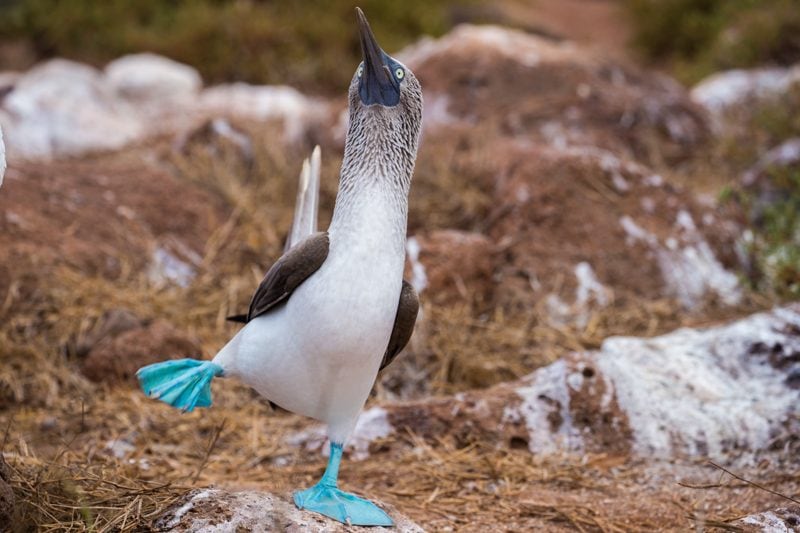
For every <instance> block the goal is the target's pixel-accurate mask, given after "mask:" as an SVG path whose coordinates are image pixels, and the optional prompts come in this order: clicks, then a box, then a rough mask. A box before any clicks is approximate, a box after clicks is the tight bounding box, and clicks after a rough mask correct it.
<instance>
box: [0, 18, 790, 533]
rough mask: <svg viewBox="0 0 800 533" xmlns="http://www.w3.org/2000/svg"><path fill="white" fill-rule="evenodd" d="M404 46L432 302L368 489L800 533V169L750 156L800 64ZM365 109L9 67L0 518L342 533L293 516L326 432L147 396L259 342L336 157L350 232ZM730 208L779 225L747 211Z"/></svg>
mask: <svg viewBox="0 0 800 533" xmlns="http://www.w3.org/2000/svg"><path fill="white" fill-rule="evenodd" d="M553 16H556V15H553ZM398 55H399V57H401V58H402V59H403V61H405V62H407V63H408V65H409V66H410V67H411V68H412V69H413V70H414V71H415V73H417V74H418V76H419V78H420V79H421V81H422V83H423V85H424V87H425V91H426V92H425V98H426V116H425V130H424V134H423V142H422V149H421V152H420V155H419V160H418V164H417V171H416V174H415V178H414V180H415V181H414V185H413V189H412V195H411V207H410V218H409V237H410V238H409V242H408V265H407V277H408V279H409V280H411V281H412V283H413V284H414V285H415V287H416V288H417V290H418V291H419V292H420V294H421V299H422V304H423V309H422V314H421V318H420V320H419V322H418V324H417V329H416V332H415V337H414V339H412V344H411V346H410V347H409V349H407V350H406V353H405V354H404V355H402V356H401V357H400V358H399V360H398V361H397V362H396V363H394V364H393V365H392V366H391V367H390V368H389V369H387V371H385V372H384V373H383V374H382V375H381V376H380V377H379V380H378V383H377V385H376V387H375V392H374V395H373V397H372V398H371V399H370V402H369V405H368V409H367V410H366V411H365V413H364V415H363V416H362V419H361V421H360V423H359V426H358V428H357V431H356V435H355V437H354V439H353V442H352V443H351V446H350V447H349V450H348V456H349V457H348V459H349V460H348V461H346V463H345V465H344V467H343V471H342V483H343V485H344V487H345V488H347V489H350V490H354V491H358V492H363V493H368V494H370V495H372V496H374V497H376V498H378V499H379V500H380V501H382V502H386V504H387V505H390V506H392V507H391V509H392V511H391V512H392V513H393V514H395V515H396V516H400V515H403V516H405V517H407V518H404V519H403V520H405V522H404V524H405V526H404V527H405V529H404V530H408V531H415V530H417V529H415V528H417V527H421V528H424V529H429V530H434V531H454V530H458V531H487V530H493V531H500V530H506V531H520V530H525V529H540V530H547V531H562V530H563V531H573V530H576V529H577V530H584V531H645V530H646V531H653V530H686V529H688V528H697V529H699V530H704V529H705V530H713V529H714V528H718V529H720V530H734V531H748V530H770V531H791V530H792V529H791V528H793V527H796V526H797V514H798V510H797V505H798V500H800V470H799V468H800V465H799V464H798V461H797V457H798V452H800V440H798V435H799V434H800V433H799V432H798V429H799V428H798V425H799V423H800V410H798V407H797V406H798V405H800V359H799V358H798V354H799V353H800V308H798V306H797V304H792V303H788V302H785V301H781V299H780V298H779V297H778V295H777V293H776V292H775V291H772V290H768V289H764V288H763V287H765V285H763V284H756V282H757V281H758V278H759V276H761V277H763V276H764V275H765V272H763V271H761V270H759V269H757V268H755V267H754V265H757V264H758V263H757V262H756V261H755V260H754V259H753V257H752V254H751V251H752V249H751V248H749V247H748V242H750V241H748V240H747V239H748V238H750V239H755V238H757V237H754V236H753V235H754V234H755V232H757V219H758V216H759V215H758V213H759V211H758V209H764V208H765V206H766V208H768V207H769V206H770V205H771V203H770V202H772V201H773V199H774V197H775V196H776V195H778V196H779V195H780V191H781V189H780V186H779V184H778V185H776V184H774V183H773V182H771V181H770V178H769V176H768V175H766V174H765V169H766V168H772V167H774V166H776V165H779V166H784V167H787V168H791V167H792V166H793V165H797V161H798V160H800V156H799V155H798V154H799V153H800V151H799V150H797V149H796V143H797V141H792V140H788V141H786V142H784V143H782V144H778V143H773V145H769V146H766V145H765V146H762V145H760V144H759V143H753V146H752V148H753V152H752V153H751V154H750V155H749V156H747V157H744V156H743V162H741V163H740V162H733V161H731V160H730V159H725V157H724V155H721V154H725V153H726V152H724V151H723V150H722V149H721V148H720V146H721V145H722V144H724V142H723V141H726V140H729V139H731V138H733V139H741V138H742V137H741V136H742V135H743V134H742V131H743V130H747V129H748V126H747V125H748V124H750V122H748V120H749V119H748V116H747V114H748V110H751V109H754V108H755V107H756V106H757V105H760V103H761V102H773V101H774V100H775V99H780V98H783V97H785V95H786V94H788V92H789V91H792V90H794V87H796V86H797V85H800V82H798V81H797V76H796V74H795V69H785V70H781V71H769V72H766V71H756V72H749V71H747V72H745V71H740V72H734V73H724V74H720V75H719V76H717V77H715V78H713V79H710V80H707V81H706V82H704V83H701V84H700V85H699V86H697V87H695V88H694V89H692V90H691V91H690V90H687V89H685V88H683V87H682V86H680V85H679V84H677V83H676V82H675V81H673V80H671V79H669V78H667V77H665V76H664V75H661V74H657V73H654V72H651V71H648V70H645V69H643V68H641V67H638V66H636V65H633V64H631V63H629V62H627V60H625V59H621V58H620V54H611V55H606V54H602V53H600V52H598V51H597V50H593V49H588V48H584V47H582V46H580V45H578V44H575V43H573V42H570V41H563V40H553V39H549V38H546V37H537V36H534V35H531V34H527V33H523V32H520V31H512V30H508V29H504V28H501V27H494V26H488V27H477V26H461V27H458V28H456V29H455V30H454V31H453V32H451V33H450V34H448V35H446V36H444V37H442V38H441V39H438V40H435V41H434V40H424V41H421V42H420V43H418V44H416V45H414V46H412V47H410V48H409V49H407V50H404V51H402V52H401V53H399V54H398ZM343 106H344V102H343V101H342V100H334V101H327V100H319V99H313V98H309V97H306V96H304V95H302V94H300V93H298V92H297V91H294V90H293V89H291V88H287V87H259V86H248V85H244V84H238V85H226V86H217V87H203V86H202V83H201V81H200V79H199V77H198V76H197V74H196V73H195V72H194V71H193V69H191V68H190V67H187V66H184V65H178V64H174V63H173V62H169V61H168V60H165V59H163V58H159V57H155V56H149V55H142V56H133V57H126V58H121V59H119V60H117V61H115V62H113V63H111V64H109V65H108V66H107V67H106V68H105V69H103V70H95V69H92V68H90V67H87V66H85V65H80V64H75V63H71V62H66V61H63V60H56V61H51V62H48V63H45V64H43V65H40V66H37V67H36V68H34V69H32V70H30V71H28V72H25V73H21V74H7V75H5V74H0V127H2V128H3V130H4V133H5V140H6V144H7V149H8V160H9V168H8V170H7V171H6V173H5V181H4V182H3V184H2V189H0V323H2V327H0V356H2V358H3V362H4V364H3V366H2V367H0V416H2V419H3V420H2V427H3V431H4V435H5V436H4V438H3V455H2V457H3V458H4V459H5V462H4V463H2V465H3V467H2V469H0V477H1V478H2V483H0V517H3V516H5V517H8V519H7V522H8V523H13V524H17V526H16V529H18V530H20V531H26V530H41V531H48V530H53V531H56V530H58V531H61V530H75V531H81V530H86V529H91V528H93V529H95V530H98V531H111V530H123V531H127V530H135V529H142V528H155V529H167V530H169V529H173V530H197V529H198V528H200V527H205V528H206V529H204V530H206V531H217V530H219V531H224V530H231V529H232V528H234V527H240V528H245V529H253V528H256V527H262V528H263V529H264V530H272V529H281V528H285V529H289V530H292V528H295V530H306V529H307V528H309V527H312V526H313V527H316V528H318V530H320V531H323V530H324V531H327V530H329V531H335V530H338V529H337V528H336V527H335V526H334V525H333V524H331V523H329V522H326V521H324V520H317V519H315V518H313V517H308V516H305V515H303V514H302V513H297V512H296V511H295V510H294V509H293V508H292V506H291V505H289V504H288V495H289V493H290V490H291V489H296V488H299V487H304V486H306V485H308V484H310V483H312V482H313V481H314V479H315V478H316V477H317V476H318V475H319V474H320V473H321V471H322V469H323V467H324V464H323V463H324V459H323V457H322V455H324V454H325V453H326V450H325V449H324V439H323V438H322V435H323V433H322V430H321V428H320V427H319V426H318V425H316V424H315V423H313V422H311V421H307V420H304V419H301V418H298V417H295V416H293V415H289V414H287V413H283V412H274V411H273V410H272V409H271V408H270V407H269V405H268V403H267V402H266V401H264V400H263V399H260V398H258V397H257V396H256V395H255V394H254V393H252V392H251V391H249V390H247V389H246V388H244V387H242V386H240V385H238V384H236V383H232V382H229V381H222V382H221V383H219V384H215V390H214V395H215V406H214V408H213V409H210V410H207V411H205V410H204V411H201V412H195V413H192V414H187V415H179V414H178V413H176V412H174V411H172V410H169V409H168V408H167V407H165V406H163V405H161V404H157V403H155V402H151V401H149V400H147V399H146V398H144V397H143V396H142V395H141V394H140V393H139V392H138V390H137V389H136V387H135V384H134V382H133V378H132V375H133V372H134V371H135V369H136V368H138V367H139V366H141V365H143V364H147V363H150V362H153V361H155V360H160V359H163V358H166V357H185V356H197V357H209V356H211V355H213V354H214V353H215V350H216V349H218V348H219V347H220V346H221V345H222V343H224V341H225V340H226V339H227V338H229V337H230V335H231V334H232V333H233V332H234V331H235V326H234V325H230V324H228V323H226V322H225V320H224V317H225V316H227V315H228V314H231V313H235V312H238V311H239V310H240V309H242V308H243V307H244V306H245V305H246V303H247V300H248V298H249V295H250V293H251V291H252V290H253V288H254V287H255V286H256V284H257V283H258V281H259V280H260V278H261V276H262V275H263V271H264V269H265V268H266V267H268V265H269V264H270V263H271V261H273V260H274V259H275V258H276V257H278V256H279V255H280V252H281V250H282V248H283V241H284V239H285V236H286V232H287V230H288V228H289V224H290V220H291V208H292V205H293V198H294V193H295V184H296V181H295V176H297V174H298V172H299V168H300V162H301V161H302V159H303V158H304V157H306V156H307V155H308V153H309V152H310V149H311V147H312V146H313V145H314V144H317V143H319V144H321V146H322V153H323V170H322V172H323V185H322V199H321V206H322V211H323V213H322V219H323V221H326V220H327V218H328V217H329V216H330V212H331V208H332V204H333V199H334V196H335V190H336V170H337V167H338V163H339V161H340V159H339V158H340V155H339V154H340V153H341V150H342V143H343V133H344V122H343V121H344V115H343ZM769 149H772V150H769ZM734 163H735V164H734ZM726 187H727V188H736V189H737V190H739V189H741V190H749V191H755V193H754V194H755V196H756V197H757V198H758V199H759V203H757V204H756V205H755V206H749V205H739V204H733V205H732V204H730V203H723V202H721V201H720V196H719V192H720V191H721V190H723V189H724V188H726ZM759 206H760V207H759ZM323 224H324V222H323ZM748 233H749V235H750V237H747V235H748ZM753 287H759V290H754V289H753ZM209 487H213V488H209ZM192 490H194V492H190V491H192ZM212 501H213V504H212V503H209V502H212ZM254 507H257V508H259V509H260V511H259V512H261V513H263V520H262V519H261V518H260V517H261V515H259V514H258V513H256V515H253V514H252V512H253V508H254ZM264 509H272V511H269V512H267V511H265V510H264ZM212 511H213V512H212ZM0 522H2V520H0ZM255 522H258V523H259V525H258V526H256V525H254V524H255ZM278 522H280V524H278ZM312 522H313V523H312ZM414 523H416V525H414ZM270 524H272V525H270ZM781 527H783V528H784V529H780V528H781ZM226 528H227V529H226ZM769 528H772V529H769Z"/></svg>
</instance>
